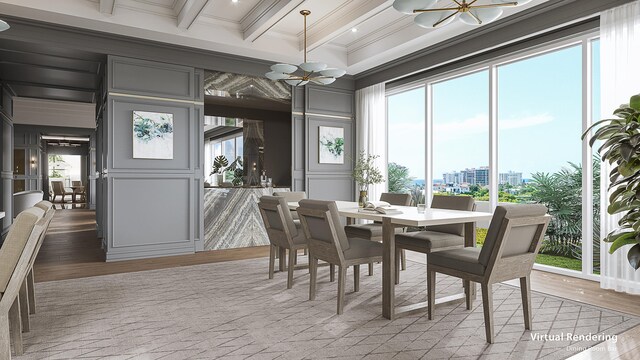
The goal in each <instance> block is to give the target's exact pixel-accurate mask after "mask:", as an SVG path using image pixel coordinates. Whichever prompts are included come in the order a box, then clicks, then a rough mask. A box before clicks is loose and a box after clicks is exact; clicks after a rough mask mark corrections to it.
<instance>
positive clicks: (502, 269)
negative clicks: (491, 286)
mask: <svg viewBox="0 0 640 360" xmlns="http://www.w3.org/2000/svg"><path fill="white" fill-rule="evenodd" d="M546 214H547V207H546V206H544V205H542V204H512V205H501V206H498V207H497V208H496V210H495V212H494V213H493V218H492V219H491V224H490V225H489V230H488V231H487V237H486V239H485V242H484V245H483V246H482V250H481V251H480V257H479V261H480V263H481V264H482V265H484V266H485V267H486V273H487V274H490V276H491V277H492V279H493V280H492V282H495V281H501V280H500V279H502V278H504V279H506V280H508V279H513V278H516V277H523V276H527V275H528V274H529V273H530V272H531V269H532V267H533V263H534V262H535V258H536V255H537V254H538V251H539V250H540V245H541V244H542V239H543V238H544V234H545V232H546V230H547V225H548V224H549V219H550V218H551V217H550V216H547V215H546ZM494 273H495V275H494Z"/></svg>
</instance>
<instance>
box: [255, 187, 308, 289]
mask: <svg viewBox="0 0 640 360" xmlns="http://www.w3.org/2000/svg"><path fill="white" fill-rule="evenodd" d="M258 208H259V209H260V214H261V215H262V221H263V222H264V226H265V228H266V229H267V235H268V236H269V242H270V243H271V245H270V247H269V249H270V251H269V279H273V272H274V269H273V268H274V266H275V257H276V251H277V250H279V256H280V271H284V263H285V256H286V255H285V252H286V250H287V249H288V250H289V266H288V277H287V289H291V286H292V285H293V270H294V267H295V264H296V263H297V260H296V258H297V256H298V250H300V249H306V248H307V239H306V237H305V236H304V232H303V231H301V230H300V229H298V228H297V227H296V225H295V224H294V222H293V218H292V217H291V212H290V211H289V207H288V206H287V201H286V200H285V198H284V197H282V196H262V197H261V198H260V202H258Z"/></svg>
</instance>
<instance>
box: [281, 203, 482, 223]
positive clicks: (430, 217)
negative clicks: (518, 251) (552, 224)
mask: <svg viewBox="0 0 640 360" xmlns="http://www.w3.org/2000/svg"><path fill="white" fill-rule="evenodd" d="M288 205H289V209H291V210H295V209H296V208H298V203H297V202H290V203H288ZM336 205H337V207H338V212H339V213H340V215H342V216H345V217H350V218H353V219H365V220H374V221H382V219H383V218H385V217H387V218H390V219H391V222H392V223H394V224H398V225H405V226H430V225H445V224H459V223H467V222H476V221H481V220H491V217H492V216H493V214H491V213H486V212H478V211H460V210H444V209H426V210H425V212H424V213H418V209H417V208H416V207H413V206H394V208H397V209H398V210H400V211H402V214H393V215H391V214H378V213H372V212H359V211H358V203H356V202H348V201H336Z"/></svg>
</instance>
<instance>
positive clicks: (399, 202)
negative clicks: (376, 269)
mask: <svg viewBox="0 0 640 360" xmlns="http://www.w3.org/2000/svg"><path fill="white" fill-rule="evenodd" d="M380 201H386V202H388V203H389V204H391V205H396V206H410V205H411V194H392V193H383V194H382V195H380ZM344 231H345V232H346V234H347V236H348V237H357V238H361V239H368V240H371V241H377V242H382V223H381V222H377V221H376V222H373V223H369V224H353V225H347V226H346V227H345V228H344ZM403 231H404V229H403V228H396V233H401V232H403ZM400 258H401V259H400V262H401V263H402V270H405V269H406V268H407V259H406V257H405V252H404V251H402V252H401V253H400ZM396 263H398V262H396ZM371 275H373V263H371V264H369V276H371Z"/></svg>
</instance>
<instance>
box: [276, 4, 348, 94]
mask: <svg viewBox="0 0 640 360" xmlns="http://www.w3.org/2000/svg"><path fill="white" fill-rule="evenodd" d="M300 14H301V15H302V16H304V62H303V63H302V64H300V65H298V66H296V65H291V64H275V65H272V66H271V71H270V72H268V73H266V74H265V76H266V77H267V78H269V79H271V80H274V81H278V80H282V81H284V82H286V83H287V84H289V85H292V86H303V85H306V84H308V83H309V82H312V83H314V84H319V85H329V84H331V83H333V82H334V81H336V78H339V77H341V76H342V75H344V74H345V73H346V71H344V70H341V69H336V68H327V64H325V63H321V62H318V61H307V16H309V15H310V14H311V11H309V10H302V11H300ZM299 70H301V71H299ZM296 73H297V74H296Z"/></svg>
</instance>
